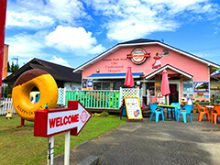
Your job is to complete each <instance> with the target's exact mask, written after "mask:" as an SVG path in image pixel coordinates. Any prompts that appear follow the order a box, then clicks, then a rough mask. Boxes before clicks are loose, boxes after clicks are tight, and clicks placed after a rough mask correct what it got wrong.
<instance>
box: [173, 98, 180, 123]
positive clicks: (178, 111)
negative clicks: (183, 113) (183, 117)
mask: <svg viewBox="0 0 220 165" xmlns="http://www.w3.org/2000/svg"><path fill="white" fill-rule="evenodd" d="M171 105H172V106H174V107H175V108H174V117H175V119H176V120H178V116H179V113H180V109H181V106H180V103H177V102H175V103H171Z"/></svg>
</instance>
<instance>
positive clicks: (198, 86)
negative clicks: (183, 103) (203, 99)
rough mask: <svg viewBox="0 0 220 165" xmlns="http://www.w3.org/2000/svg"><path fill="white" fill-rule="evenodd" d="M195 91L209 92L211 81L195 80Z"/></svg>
mask: <svg viewBox="0 0 220 165" xmlns="http://www.w3.org/2000/svg"><path fill="white" fill-rule="evenodd" d="M194 92H209V82H194Z"/></svg>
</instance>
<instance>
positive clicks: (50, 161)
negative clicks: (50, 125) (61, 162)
mask: <svg viewBox="0 0 220 165" xmlns="http://www.w3.org/2000/svg"><path fill="white" fill-rule="evenodd" d="M53 158H54V136H50V137H49V139H48V152H47V164H48V165H53Z"/></svg>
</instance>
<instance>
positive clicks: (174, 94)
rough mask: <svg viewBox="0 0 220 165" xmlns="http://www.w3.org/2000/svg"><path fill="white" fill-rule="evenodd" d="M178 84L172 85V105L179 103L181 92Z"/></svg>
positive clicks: (170, 98) (170, 97)
mask: <svg viewBox="0 0 220 165" xmlns="http://www.w3.org/2000/svg"><path fill="white" fill-rule="evenodd" d="M177 87H178V86H177V84H170V95H169V100H170V103H173V102H179V91H178V90H177Z"/></svg>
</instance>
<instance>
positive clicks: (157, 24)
mask: <svg viewBox="0 0 220 165" xmlns="http://www.w3.org/2000/svg"><path fill="white" fill-rule="evenodd" d="M125 27H126V28H125ZM177 27H178V25H177V24H176V23H175V22H172V21H167V22H166V23H164V22H163V20H159V19H158V20H153V19H152V20H145V21H142V20H140V21H139V20H136V19H135V18H134V17H131V18H129V19H124V20H119V21H117V22H114V24H113V23H109V24H108V29H109V31H108V33H107V36H108V38H110V39H114V40H118V41H125V40H130V39H134V38H143V37H144V36H147V35H149V34H150V33H153V32H156V31H172V30H174V29H176V28H177Z"/></svg>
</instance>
